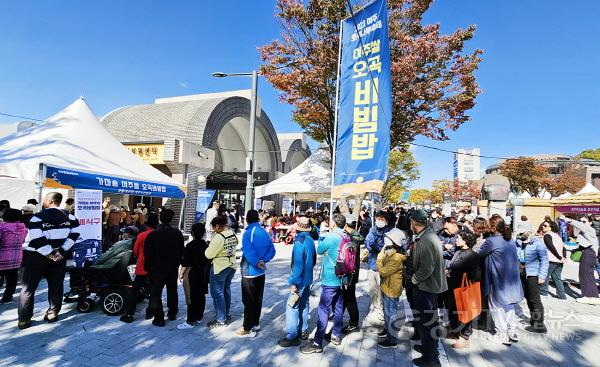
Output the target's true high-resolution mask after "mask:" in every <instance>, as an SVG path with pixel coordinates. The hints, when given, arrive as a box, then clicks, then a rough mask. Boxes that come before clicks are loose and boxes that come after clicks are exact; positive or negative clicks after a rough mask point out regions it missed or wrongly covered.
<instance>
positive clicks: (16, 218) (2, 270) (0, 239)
mask: <svg viewBox="0 0 600 367" xmlns="http://www.w3.org/2000/svg"><path fill="white" fill-rule="evenodd" d="M3 219H4V222H2V223H0V276H3V277H4V278H5V279H6V288H5V289H4V295H3V296H2V299H0V304H8V303H12V301H13V294H14V293H15V290H16V289H17V278H18V276H19V268H20V267H21V261H22V260H23V242H25V236H27V227H25V225H24V224H23V223H21V211H20V210H17V209H7V210H6V211H5V212H4V218H3Z"/></svg>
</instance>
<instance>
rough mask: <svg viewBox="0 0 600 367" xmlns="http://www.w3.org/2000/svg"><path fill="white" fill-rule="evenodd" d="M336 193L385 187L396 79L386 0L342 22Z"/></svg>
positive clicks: (378, 190)
mask: <svg viewBox="0 0 600 367" xmlns="http://www.w3.org/2000/svg"><path fill="white" fill-rule="evenodd" d="M340 62H341V64H340V85H339V88H340V90H339V93H340V95H339V106H338V108H339V110H338V125H337V131H338V133H337V146H336V161H335V170H334V173H335V180H334V185H335V186H334V190H333V194H334V197H340V196H349V195H357V194H363V193H365V192H381V189H382V188H383V184H384V182H385V180H386V176H387V164H388V157H389V151H390V124H391V118H392V84H391V76H390V51H389V38H388V14H387V2H386V1H385V0H376V1H374V2H373V3H371V4H370V5H368V6H366V7H365V8H363V9H362V10H361V11H359V12H357V13H355V17H354V19H353V18H352V17H350V18H348V19H346V20H344V21H343V23H342V55H341V61H340Z"/></svg>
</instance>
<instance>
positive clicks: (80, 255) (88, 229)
mask: <svg viewBox="0 0 600 367" xmlns="http://www.w3.org/2000/svg"><path fill="white" fill-rule="evenodd" d="M75 217H76V218H77V220H79V227H78V228H77V229H78V230H79V239H78V240H77V242H75V245H74V246H73V260H74V261H75V266H76V267H82V266H83V264H84V263H85V262H86V261H94V260H96V259H97V258H98V257H100V255H101V254H102V191H100V190H79V189H77V190H75Z"/></svg>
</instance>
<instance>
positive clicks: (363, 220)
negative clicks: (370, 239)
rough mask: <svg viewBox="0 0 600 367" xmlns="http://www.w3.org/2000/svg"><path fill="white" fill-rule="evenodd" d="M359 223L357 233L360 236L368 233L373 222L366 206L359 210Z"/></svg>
mask: <svg viewBox="0 0 600 367" xmlns="http://www.w3.org/2000/svg"><path fill="white" fill-rule="evenodd" d="M359 222H360V223H359V224H360V228H359V233H360V235H361V236H363V238H364V237H367V235H368V234H369V232H370V231H371V227H372V226H373V222H372V221H371V215H370V213H369V210H368V208H363V209H362V210H361V211H360V217H359Z"/></svg>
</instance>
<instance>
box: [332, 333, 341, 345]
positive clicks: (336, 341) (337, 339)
mask: <svg viewBox="0 0 600 367" xmlns="http://www.w3.org/2000/svg"><path fill="white" fill-rule="evenodd" d="M329 342H330V343H331V344H333V345H340V344H342V338H340V337H338V336H335V335H332V336H331V337H330V338H329Z"/></svg>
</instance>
